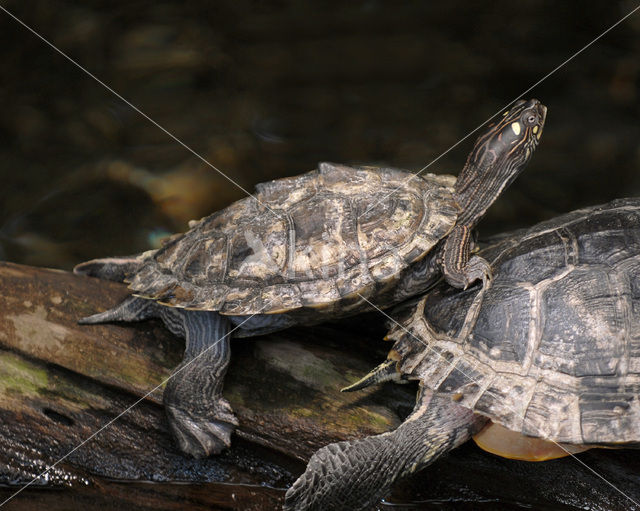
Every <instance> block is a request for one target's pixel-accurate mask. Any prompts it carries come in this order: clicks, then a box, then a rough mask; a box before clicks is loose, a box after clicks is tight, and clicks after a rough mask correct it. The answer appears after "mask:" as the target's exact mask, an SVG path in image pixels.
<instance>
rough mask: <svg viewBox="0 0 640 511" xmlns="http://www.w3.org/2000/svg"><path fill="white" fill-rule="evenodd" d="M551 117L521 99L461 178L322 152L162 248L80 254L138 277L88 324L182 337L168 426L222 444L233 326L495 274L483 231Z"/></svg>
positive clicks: (204, 446)
mask: <svg viewBox="0 0 640 511" xmlns="http://www.w3.org/2000/svg"><path fill="white" fill-rule="evenodd" d="M545 118H546V107H545V106H543V105H542V104H541V103H540V102H539V101H538V100H535V99H532V100H528V101H525V100H519V101H518V102H516V103H515V104H514V105H513V106H512V108H511V109H510V110H508V111H507V112H504V115H503V116H502V117H501V118H500V119H499V120H498V121H496V122H494V123H493V124H491V125H490V126H489V127H488V128H487V130H486V132H485V133H483V134H482V135H481V136H480V137H479V138H478V140H477V141H476V143H475V145H474V147H473V149H472V151H471V153H470V154H469V156H468V159H467V162H466V164H465V166H464V167H463V169H462V171H461V172H460V175H459V176H458V178H457V179H456V178H454V177H452V176H448V175H433V174H427V175H423V176H416V175H413V174H412V173H410V172H408V171H403V170H399V169H395V168H375V167H349V166H346V165H340V164H332V163H320V164H319V165H318V168H317V169H316V170H314V171H311V172H307V173H305V174H301V175H299V176H295V177H289V178H283V179H277V180H275V181H270V182H266V183H262V184H259V185H257V186H256V195H254V196H251V197H247V198H245V199H242V200H239V201H237V202H235V203H233V204H231V205H230V206H228V207H227V208H226V209H223V210H220V211H218V212H215V213H213V214H212V215H209V216H207V217H204V218H202V219H200V220H199V221H192V222H190V225H189V227H190V230H188V231H187V232H185V233H181V234H176V235H174V236H172V237H171V238H170V239H169V240H167V242H166V243H165V244H164V245H163V246H162V247H161V248H159V249H157V250H151V251H147V252H144V253H142V254H137V255H133V256H128V257H110V258H104V259H95V260H92V261H87V262H85V263H81V264H79V265H78V266H76V267H75V268H74V272H75V273H77V274H83V275H88V276H93V277H99V278H103V279H108V280H115V281H121V282H126V283H128V285H129V288H130V289H131V294H130V295H129V296H128V297H127V298H126V299H125V300H124V301H123V302H122V303H121V304H119V305H118V306H116V307H114V308H113V309H111V310H108V311H106V312H102V313H98V314H94V315H92V316H89V317H86V318H84V319H82V320H80V323H82V324H96V323H103V322H110V321H140V320H143V319H147V318H152V317H157V318H160V319H162V321H163V322H164V324H165V325H166V327H167V328H168V329H169V330H171V331H172V332H173V333H174V334H176V335H178V336H180V337H183V338H185V340H186V348H185V353H184V359H183V361H182V363H181V365H180V366H179V368H178V369H177V371H176V372H175V373H174V375H173V377H172V378H171V379H170V381H169V382H168V383H167V386H166V388H165V390H164V396H163V401H164V405H165V410H166V414H167V416H168V420H169V426H170V429H171V431H172V433H173V435H174V437H175V438H176V440H177V442H178V445H179V447H180V449H181V450H182V451H183V452H185V453H187V454H190V455H192V456H194V457H204V456H208V455H210V454H214V453H219V452H220V451H221V450H222V449H224V448H225V447H228V446H229V445H230V437H231V434H232V432H233V430H234V428H235V427H236V426H237V419H236V417H235V415H234V414H233V411H232V409H231V407H230V405H229V403H228V402H227V401H226V400H225V399H224V398H223V397H222V386H223V379H224V375H225V372H226V370H227V366H228V363H229V357H230V337H231V335H233V336H234V337H250V336H254V335H261V334H265V333H269V332H273V331H276V330H280V329H283V328H287V327H290V326H292V325H298V324H300V325H309V324H314V323H318V322H321V321H324V320H327V319H332V318H338V317H342V316H347V315H353V314H357V313H359V312H363V311H365V310H367V309H369V307H370V306H369V301H371V302H372V303H376V304H378V306H381V307H389V306H392V305H394V304H397V303H399V302H401V301H402V300H404V299H406V298H407V297H408V296H414V295H416V294H419V293H420V292H422V291H424V290H425V289H427V288H428V287H429V286H431V285H432V284H433V283H434V282H436V281H437V280H438V279H440V278H441V276H442V275H444V278H445V279H446V280H447V282H450V283H451V284H452V285H454V286H457V287H468V286H470V285H471V284H473V283H475V282H476V281H478V282H487V281H488V280H489V279H490V277H491V269H490V267H489V265H488V264H487V262H486V261H485V260H484V259H482V258H481V257H479V256H477V255H474V254H471V251H472V248H473V243H474V241H473V235H472V229H473V227H474V226H475V224H476V223H477V222H478V220H479V219H480V218H481V217H482V215H483V214H484V213H485V211H486V210H487V208H488V207H489V206H490V205H491V203H492V202H493V201H494V200H495V199H496V198H497V197H498V195H499V194H500V193H501V192H502V190H503V189H504V188H505V187H506V186H507V185H508V184H509V183H511V182H512V181H513V180H514V179H515V178H516V176H517V175H518V174H519V173H520V172H521V171H522V170H523V169H524V167H525V166H526V164H527V163H528V161H529V160H530V159H531V156H532V154H533V152H534V151H535V149H536V147H537V145H538V142H539V140H540V136H541V134H542V129H543V126H544V121H545ZM187 367H188V370H186V369H187Z"/></svg>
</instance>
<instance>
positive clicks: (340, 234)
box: [130, 163, 459, 315]
mask: <svg viewBox="0 0 640 511" xmlns="http://www.w3.org/2000/svg"><path fill="white" fill-rule="evenodd" d="M454 182H455V178H453V177H452V176H435V175H431V174H429V175H425V176H421V177H413V178H412V175H411V174H409V173H407V172H404V171H401V170H397V169H391V168H372V167H362V168H352V167H347V166H342V165H334V164H330V163H321V164H320V165H319V168H318V170H317V171H312V172H309V173H306V174H302V175H300V176H296V177H291V178H285V179H279V180H275V181H271V182H267V183H263V184H260V185H258V186H257V187H256V188H257V193H256V195H255V198H253V197H248V198H246V199H243V200H240V201H237V202H235V203H233V204H231V205H230V206H229V207H227V208H226V209H224V210H221V211H219V212H217V213H214V214H212V215H210V216H208V217H206V218H203V219H202V220H200V221H199V222H195V223H194V224H193V225H192V228H191V230H189V231H188V232H186V233H184V234H182V235H179V236H175V237H173V238H172V239H171V240H170V241H169V242H168V243H167V244H166V245H165V246H164V247H162V248H161V249H159V250H158V251H156V252H154V253H151V254H147V255H146V256H145V257H144V258H145V260H144V262H143V264H142V265H141V267H140V268H139V269H138V271H137V272H136V274H135V275H133V276H131V278H130V287H131V289H133V291H134V292H135V294H137V295H139V296H142V297H145V298H151V299H154V300H157V301H159V302H161V303H163V304H166V305H169V306H175V307H184V308H189V309H198V310H215V311H220V312H221V313H223V314H229V315H247V314H256V313H282V312H288V311H293V310H296V309H300V308H306V307H312V308H314V309H315V310H316V311H321V312H334V311H336V313H337V311H338V310H340V312H341V313H345V312H349V311H351V312H355V311H357V309H358V307H362V306H363V300H362V299H361V298H360V297H359V296H357V294H358V293H361V294H362V295H364V296H373V295H376V294H377V293H382V292H383V291H384V290H387V289H388V288H389V287H390V286H393V284H394V283H395V282H396V281H397V279H398V277H399V275H400V273H401V271H402V270H404V269H405V268H407V267H408V266H409V265H411V264H412V263H413V262H415V261H417V260H419V259H420V258H422V257H423V256H424V255H425V254H426V253H427V252H429V250H431V248H432V247H433V246H434V245H435V244H436V243H437V242H438V241H439V240H440V239H442V238H443V237H444V236H446V234H447V233H448V232H449V231H450V230H451V229H452V228H453V226H454V224H455V221H456V218H457V215H458V211H459V208H458V206H457V204H456V202H455V200H454V198H453V188H452V187H453V184H454ZM256 199H257V200H256Z"/></svg>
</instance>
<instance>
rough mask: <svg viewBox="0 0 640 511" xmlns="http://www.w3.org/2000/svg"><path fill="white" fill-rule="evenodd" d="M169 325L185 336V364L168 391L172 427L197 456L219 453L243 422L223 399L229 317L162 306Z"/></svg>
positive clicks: (185, 448) (183, 445)
mask: <svg viewBox="0 0 640 511" xmlns="http://www.w3.org/2000/svg"><path fill="white" fill-rule="evenodd" d="M161 317H162V320H163V322H164V323H165V325H166V326H167V328H169V330H171V331H172V332H173V333H175V334H176V335H180V336H181V337H184V338H185V341H186V347H185V352H184V358H183V360H182V363H181V364H180V365H179V366H178V368H177V369H176V370H175V371H174V376H173V377H172V378H171V379H170V380H169V381H168V383H167V386H166V388H165V390H164V397H163V400H164V406H165V411H166V413H167V417H168V419H169V426H170V428H171V431H172V433H173V434H174V436H175V438H176V440H177V442H178V445H179V446H180V449H181V450H182V451H183V452H185V453H187V454H190V455H192V456H194V457H196V458H202V457H205V456H209V455H210V454H217V453H219V452H220V451H222V449H224V448H225V447H229V446H230V445H231V433H233V431H234V430H235V428H236V426H237V425H238V420H237V419H236V417H235V415H234V414H233V411H232V409H231V406H230V405H229V403H228V401H227V400H226V399H224V398H223V397H222V387H223V384H224V376H225V374H226V372H227V367H228V365H229V360H230V358H231V349H230V341H231V339H230V335H229V332H230V324H229V320H228V319H227V318H225V317H224V316H221V315H220V314H218V313H216V312H210V311H184V310H180V309H172V308H168V307H163V308H162V312H161Z"/></svg>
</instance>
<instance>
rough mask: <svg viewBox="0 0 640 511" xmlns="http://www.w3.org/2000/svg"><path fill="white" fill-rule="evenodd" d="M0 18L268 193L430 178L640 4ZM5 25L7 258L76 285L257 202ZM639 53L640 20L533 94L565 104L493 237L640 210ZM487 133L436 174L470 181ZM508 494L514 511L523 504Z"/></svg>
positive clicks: (0, 97)
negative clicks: (64, 272)
mask: <svg viewBox="0 0 640 511" xmlns="http://www.w3.org/2000/svg"><path fill="white" fill-rule="evenodd" d="M2 5H3V6H4V7H6V8H7V9H9V10H10V11H12V12H13V13H14V14H15V15H17V16H18V17H20V18H21V19H22V20H23V21H24V22H25V23H27V24H28V25H30V26H31V27H33V28H34V29H35V30H36V31H38V32H39V33H41V34H42V35H43V36H44V37H46V38H47V39H49V40H50V41H51V42H52V43H54V44H55V45H56V46H57V47H59V48H60V49H61V50H62V51H64V52H66V53H68V54H69V56H71V57H72V58H74V59H76V60H77V61H78V62H79V63H81V64H82V65H83V66H85V67H86V68H87V69H88V70H89V71H90V72H91V73H94V74H95V75H96V76H97V77H99V78H100V79H101V80H103V81H104V82H105V83H106V84H108V85H109V86H110V87H112V88H113V89H114V90H116V91H117V92H118V93H119V94H121V95H122V96H124V97H125V98H127V99H128V100H129V101H131V102H132V103H133V104H134V105H136V106H137V107H138V108H139V109H141V110H142V111H143V112H145V113H146V114H147V115H149V116H150V117H151V118H152V119H154V120H155V121H156V122H157V123H159V124H160V125H161V126H163V127H164V128H165V129H166V130H168V131H169V132H171V133H172V134H173V135H175V137H177V138H178V139H180V140H181V141H183V142H184V143H185V144H186V145H188V146H189V147H190V148H192V149H193V150H194V151H195V152H197V153H198V154H200V155H202V157H203V158H205V159H206V160H207V161H209V162H210V163H212V164H213V165H215V166H216V167H218V168H219V169H220V170H222V171H223V172H224V173H225V174H226V175H227V176H229V178H230V179H231V180H233V181H235V182H236V183H237V184H238V185H239V186H242V187H244V188H246V189H247V190H249V191H251V190H252V188H253V186H254V184H255V183H257V182H260V181H265V180H268V179H272V178H276V177H281V176H287V175H293V174H297V173H300V172H303V171H307V170H310V169H312V168H314V167H315V165H316V163H317V162H318V161H322V160H327V161H338V162H344V163H350V164H358V163H367V164H379V165H392V166H398V167H404V168H408V169H414V170H418V169H420V168H422V167H424V166H425V165H427V164H429V163H430V162H431V161H432V160H434V158H436V157H438V156H439V155H441V154H442V153H443V152H444V151H446V150H447V149H448V148H449V147H450V146H452V145H453V144H455V143H456V142H457V141H458V140H459V139H461V138H462V137H464V136H465V135H466V134H467V133H469V132H470V131H471V130H473V129H474V128H476V127H477V126H478V125H480V124H481V123H482V122H483V121H485V120H486V119H487V118H488V117H489V116H491V115H493V114H494V113H496V112H497V111H498V110H499V109H501V108H502V107H503V106H504V105H505V104H506V103H508V102H509V101H511V100H512V99H515V98H516V97H518V96H519V95H520V94H521V93H523V92H524V91H525V90H527V89H528V88H529V87H531V86H532V85H533V84H534V83H536V82H537V81H538V80H539V79H540V78H542V77H543V76H545V75H546V74H547V73H548V72H549V71H551V70H552V69H554V68H555V67H556V66H557V65H559V64H560V63H562V62H563V61H565V60H566V59H567V58H568V57H570V56H571V55H572V54H574V52H575V51H577V50H579V49H580V48H582V47H583V46H584V45H585V44H587V43H588V42H590V41H591V40H592V39H594V38H595V37H596V36H597V35H599V34H600V33H601V32H602V31H604V30H605V29H607V28H608V27H610V26H611V25H612V24H613V23H615V22H616V21H618V20H619V19H620V18H621V17H622V16H623V15H625V14H626V13H627V12H629V11H630V10H632V9H633V8H634V7H635V4H634V3H633V2H629V1H613V2H597V3H596V2H591V3H586V2H576V1H570V2H561V3H560V2H553V1H551V0H548V1H534V0H529V1H523V2H509V1H497V2H491V3H481V2H471V1H467V2H464V1H456V0H453V1H448V2H383V1H373V0H369V1H354V2H343V1H342V2H337V1H318V2H293V1H290V2H287V1H275V0H265V1H257V0H256V1H249V0H239V1H226V0H225V1H216V2H204V1H192V2H189V3H183V2H178V1H159V2H152V1H134V2H105V1H97V0H96V1H92V2H82V3H78V2H69V1H50V0H36V1H33V2H28V3H26V2H20V1H15V0H14V1H12V0H8V1H5V2H3V3H2ZM0 23H1V25H0V27H1V29H0V42H1V43H2V44H0V63H1V64H2V80H0V105H1V108H0V259H4V260H9V261H15V262H20V263H25V264H33V265H42V266H50V267H57V268H65V269H69V268H71V267H72V266H73V265H74V264H75V263H77V262H79V261H81V260H86V259H88V258H91V257H95V256H100V255H110V254H127V253H133V252H137V251H141V250H146V249H148V248H151V247H153V246H156V245H157V243H158V242H159V240H160V239H161V237H162V236H163V235H165V234H167V233H169V232H174V231H176V230H181V229H184V228H185V226H186V222H187V221H188V220H189V219H191V218H199V217H200V216H202V215H205V214H207V213H209V212H211V211H213V210H216V209H219V208H221V207H223V206H225V205H227V204H229V203H230V202H231V201H233V200H236V199H239V198H241V197H243V196H244V193H243V192H242V191H241V190H240V189H239V188H238V187H237V186H235V185H233V184H232V183H230V182H229V181H228V180H227V179H225V178H224V177H222V176H221V175H220V174H218V173H216V172H215V171H214V170H213V169H212V168H210V167H209V166H207V165H206V164H204V163H203V162H202V161H201V160H199V159H198V158H197V157H195V156H194V155H193V154H192V153H191V152H189V151H188V150H187V149H185V148H184V147H182V146H181V145H180V144H178V143H177V142H176V141H175V140H173V139H172V138H171V137H169V136H168V135H167V134H166V133H164V132H163V131H162V130H160V129H159V128H158V127H157V126H154V125H153V124H152V123H150V122H149V121H148V120H147V119H145V118H144V117H142V116H141V115H140V114H139V113H137V112H135V111H134V110H133V109H132V108H131V107H129V106H127V105H126V104H125V103H123V102H122V101H121V100H120V99H118V98H117V97H115V96H114V95H113V94H112V93H110V92H109V91H107V90H105V88H104V87H102V86H101V85H99V84H98V83H96V82H95V81H94V80H92V79H91V78H89V77H88V76H87V75H86V74H84V73H82V72H81V71H80V70H78V69H77V68H76V67H75V66H73V65H72V64H71V63H70V62H69V61H67V60H65V59H64V58H63V57H62V56H61V55H60V54H58V53H56V52H55V51H53V50H52V49H51V48H50V47H48V46H47V45H45V44H44V43H43V42H42V41H41V40H39V39H38V38H36V37H35V36H34V35H33V34H31V33H29V32H28V31H27V30H26V29H25V28H24V27H22V26H20V25H19V24H18V23H16V22H15V21H13V20H12V19H11V18H10V17H9V16H7V15H6V14H4V13H0ZM639 52H640V14H636V15H635V16H633V17H631V18H629V19H628V20H627V21H625V22H624V23H622V24H621V25H620V26H618V27H617V28H615V29H614V30H612V31H611V33H609V34H607V35H606V36H605V37H603V38H602V39H601V40H600V41H598V42H597V43H596V44H594V45H593V46H592V47H590V48H588V49H587V50H585V51H584V53H582V54H581V55H579V56H578V57H577V58H576V59H575V60H572V61H571V62H569V63H568V64H567V65H566V66H564V67H562V68H561V69H560V70H559V71H558V72H556V73H555V74H554V75H553V76H551V77H549V78H548V79H547V80H546V81H544V83H542V84H541V85H539V86H537V87H535V89H534V90H532V91H531V92H529V93H528V94H527V96H532V97H537V98H539V99H540V100H541V101H543V103H545V104H546V105H547V106H548V108H549V114H548V118H547V125H546V128H545V133H544V136H543V139H542V143H541V146H540V149H539V150H538V152H537V154H536V155H535V157H534V159H533V161H532V163H531V164H530V166H529V168H528V169H527V170H526V171H525V173H524V174H523V175H522V176H521V177H520V178H519V179H518V181H517V182H516V183H515V184H514V185H513V186H512V187H511V188H510V189H509V191H508V192H507V193H506V194H505V195H504V197H503V198H501V199H500V200H499V201H498V202H497V203H496V204H495V206H494V207H493V208H492V209H491V211H490V212H489V214H488V215H487V218H486V219H485V221H484V222H483V224H481V231H482V233H483V234H489V233H492V232H497V231H502V230H507V229H511V228H514V227H519V226H526V225H530V224H532V223H534V222H536V221H539V220H543V219H546V218H549V217H551V216H553V215H555V214H559V213H562V212H566V211H569V210H571V209H574V208H577V207H581V206H586V205H592V204H597V203H601V202H606V201H609V200H611V199H614V198H617V197H623V196H635V195H638V194H639V192H640V145H639V144H638V140H640V123H639V122H638V120H639V116H640V95H639V85H640V83H639V82H640V55H639ZM473 138H474V137H473V136H472V137H471V138H470V139H467V140H466V141H464V142H462V143H461V144H460V145H459V146H457V147H455V148H454V149H452V150H451V151H450V152H448V153H447V154H446V155H444V156H443V157H442V158H441V159H439V160H438V161H437V162H436V163H434V164H433V165H432V166H430V167H429V169H428V170H429V171H433V172H438V173H445V172H446V173H454V174H456V173H457V172H458V170H459V169H460V168H461V166H462V164H463V163H464V160H465V156H466V154H467V152H468V151H469V149H470V147H471V145H472V139H473ZM127 488H130V489H127V490H123V491H125V492H127V491H134V490H133V489H131V488H133V487H130V486H127ZM135 488H136V489H135V491H139V487H138V486H136V487H135ZM142 488H144V489H145V490H146V488H147V487H146V486H142ZM176 488H177V489H168V488H167V487H164V486H163V489H162V490H159V491H160V492H161V494H159V495H161V497H158V496H157V495H156V496H153V497H149V498H152V499H156V500H153V504H150V506H151V507H155V508H157V509H174V508H175V509H178V508H179V507H172V506H173V504H172V502H173V498H174V497H173V496H172V495H173V494H171V495H169V494H170V493H171V492H173V491H175V492H177V493H178V494H180V488H179V487H176ZM225 488H227V487H225V486H220V487H216V489H215V491H216V492H221V494H224V495H227V497H229V496H230V495H232V494H234V492H235V493H236V494H242V495H247V494H248V493H251V492H255V493H256V495H258V494H259V495H258V496H256V497H255V499H256V500H255V502H263V501H262V500H260V499H263V498H264V499H267V500H265V501H264V502H268V504H264V505H263V508H269V507H270V506H271V505H272V504H273V503H274V502H276V501H277V500H278V499H279V498H281V491H278V490H269V489H265V490H260V491H257V490H253V489H252V490H248V489H247V488H246V487H239V489H237V490H236V489H233V487H230V488H231V490H230V491H229V492H227V493H225V491H226V490H225ZM153 491H155V490H153ZM198 491H200V490H198V489H188V492H193V493H194V494H197V493H198ZM247 492H248V493H247ZM29 495H30V496H29V499H33V500H32V502H33V505H34V506H36V505H38V506H40V505H43V503H44V502H47V503H50V502H51V501H50V500H47V499H45V498H44V497H42V496H43V495H46V492H42V491H38V492H31V493H29ZM180 495H181V494H180ZM56 498H57V499H58V498H60V499H63V500H61V502H67V501H66V500H65V499H71V500H69V501H68V504H64V505H63V506H61V509H62V508H74V507H77V505H76V504H73V502H72V501H73V499H79V500H78V502H81V501H82V499H83V498H85V497H84V496H83V494H82V493H78V494H77V495H70V494H68V493H64V492H60V493H59V495H58V496H57V497H56ZM87 498H91V499H97V498H98V497H97V496H96V495H93V496H89V497H87ZM179 498H180V499H182V498H183V496H180V497H179ZM225 498H226V497H225ZM229 498H231V497H229ZM243 498H244V497H243ZM40 499H43V500H40ZM269 499H271V500H269ZM274 499H275V500H274ZM509 499H511V497H509ZM509 499H507V498H506V497H505V500H503V501H501V506H502V508H506V507H508V506H516V507H518V506H523V508H526V505H527V504H526V503H524V501H523V502H519V501H518V500H517V498H516V499H515V500H509ZM25 502H27V503H25V504H24V506H25V507H22V509H30V508H29V507H28V506H29V505H31V504H29V502H31V501H29V500H28V499H27V500H26V501H25ZM96 502H97V501H96ZM159 502H160V503H159ZM229 502H231V503H229V504H228V506H230V507H229V508H233V506H234V505H235V506H236V507H238V506H239V505H238V504H233V503H232V500H230V501H229ZM20 505H21V504H18V503H17V502H16V504H15V506H17V507H16V509H21V508H20V507H19V506H20ZM78 505H79V504H78ZM100 505H101V506H102V507H104V508H105V509H110V508H109V507H108V505H107V504H105V503H101V504H100ZM145 505H146V504H145ZM193 505H194V506H196V504H193ZM220 505H221V506H222V505H223V504H220ZM224 505H227V504H224ZM243 505H245V504H243ZM247 505H248V504H247ZM429 505H431V506H439V505H441V504H438V503H437V502H435V503H434V502H432V503H431V504H429ZM474 505H475V506H476V507H475V508H476V509H477V508H479V507H480V506H481V505H482V506H484V505H486V508H487V509H489V508H491V506H492V505H494V503H493V502H489V503H485V504H482V503H480V502H475V504H474ZM163 506H164V507H163ZM176 506H177V504H176ZM256 506H258V507H256V509H258V508H259V505H258V504H256ZM417 506H418V507H420V506H423V507H425V508H427V507H426V506H427V504H424V505H417ZM442 506H444V507H445V508H446V507H447V506H455V507H460V506H461V504H460V505H454V504H451V503H450V502H449V503H448V504H447V503H445V504H442ZM585 506H586V507H585ZM559 507H563V506H560V505H559ZM140 508H141V509H146V508H145V507H143V505H142V504H141V507H140ZM149 508H150V507H149ZM193 508H194V509H198V508H197V507H193ZM245 508H246V509H249V507H245ZM460 508H461V507H460ZM570 508H572V509H573V508H582V509H586V508H588V504H584V505H583V504H580V505H577V506H575V507H573V506H571V507H570ZM389 509H396V508H395V507H393V508H391V507H389Z"/></svg>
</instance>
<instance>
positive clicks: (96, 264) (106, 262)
mask: <svg viewBox="0 0 640 511" xmlns="http://www.w3.org/2000/svg"><path fill="white" fill-rule="evenodd" d="M142 262H143V260H142V258H141V257H140V256H139V255H134V256H129V257H106V258H104V259H92V260H91V261H86V262H84V263H80V264H79V265H77V266H76V267H75V268H74V269H73V273H76V274H78V275H87V276H89V277H97V278H99V279H103V280H113V281H115V282H124V281H125V280H127V278H128V277H129V276H131V275H133V274H134V273H135V272H136V271H137V270H138V268H140V266H141V265H142Z"/></svg>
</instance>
